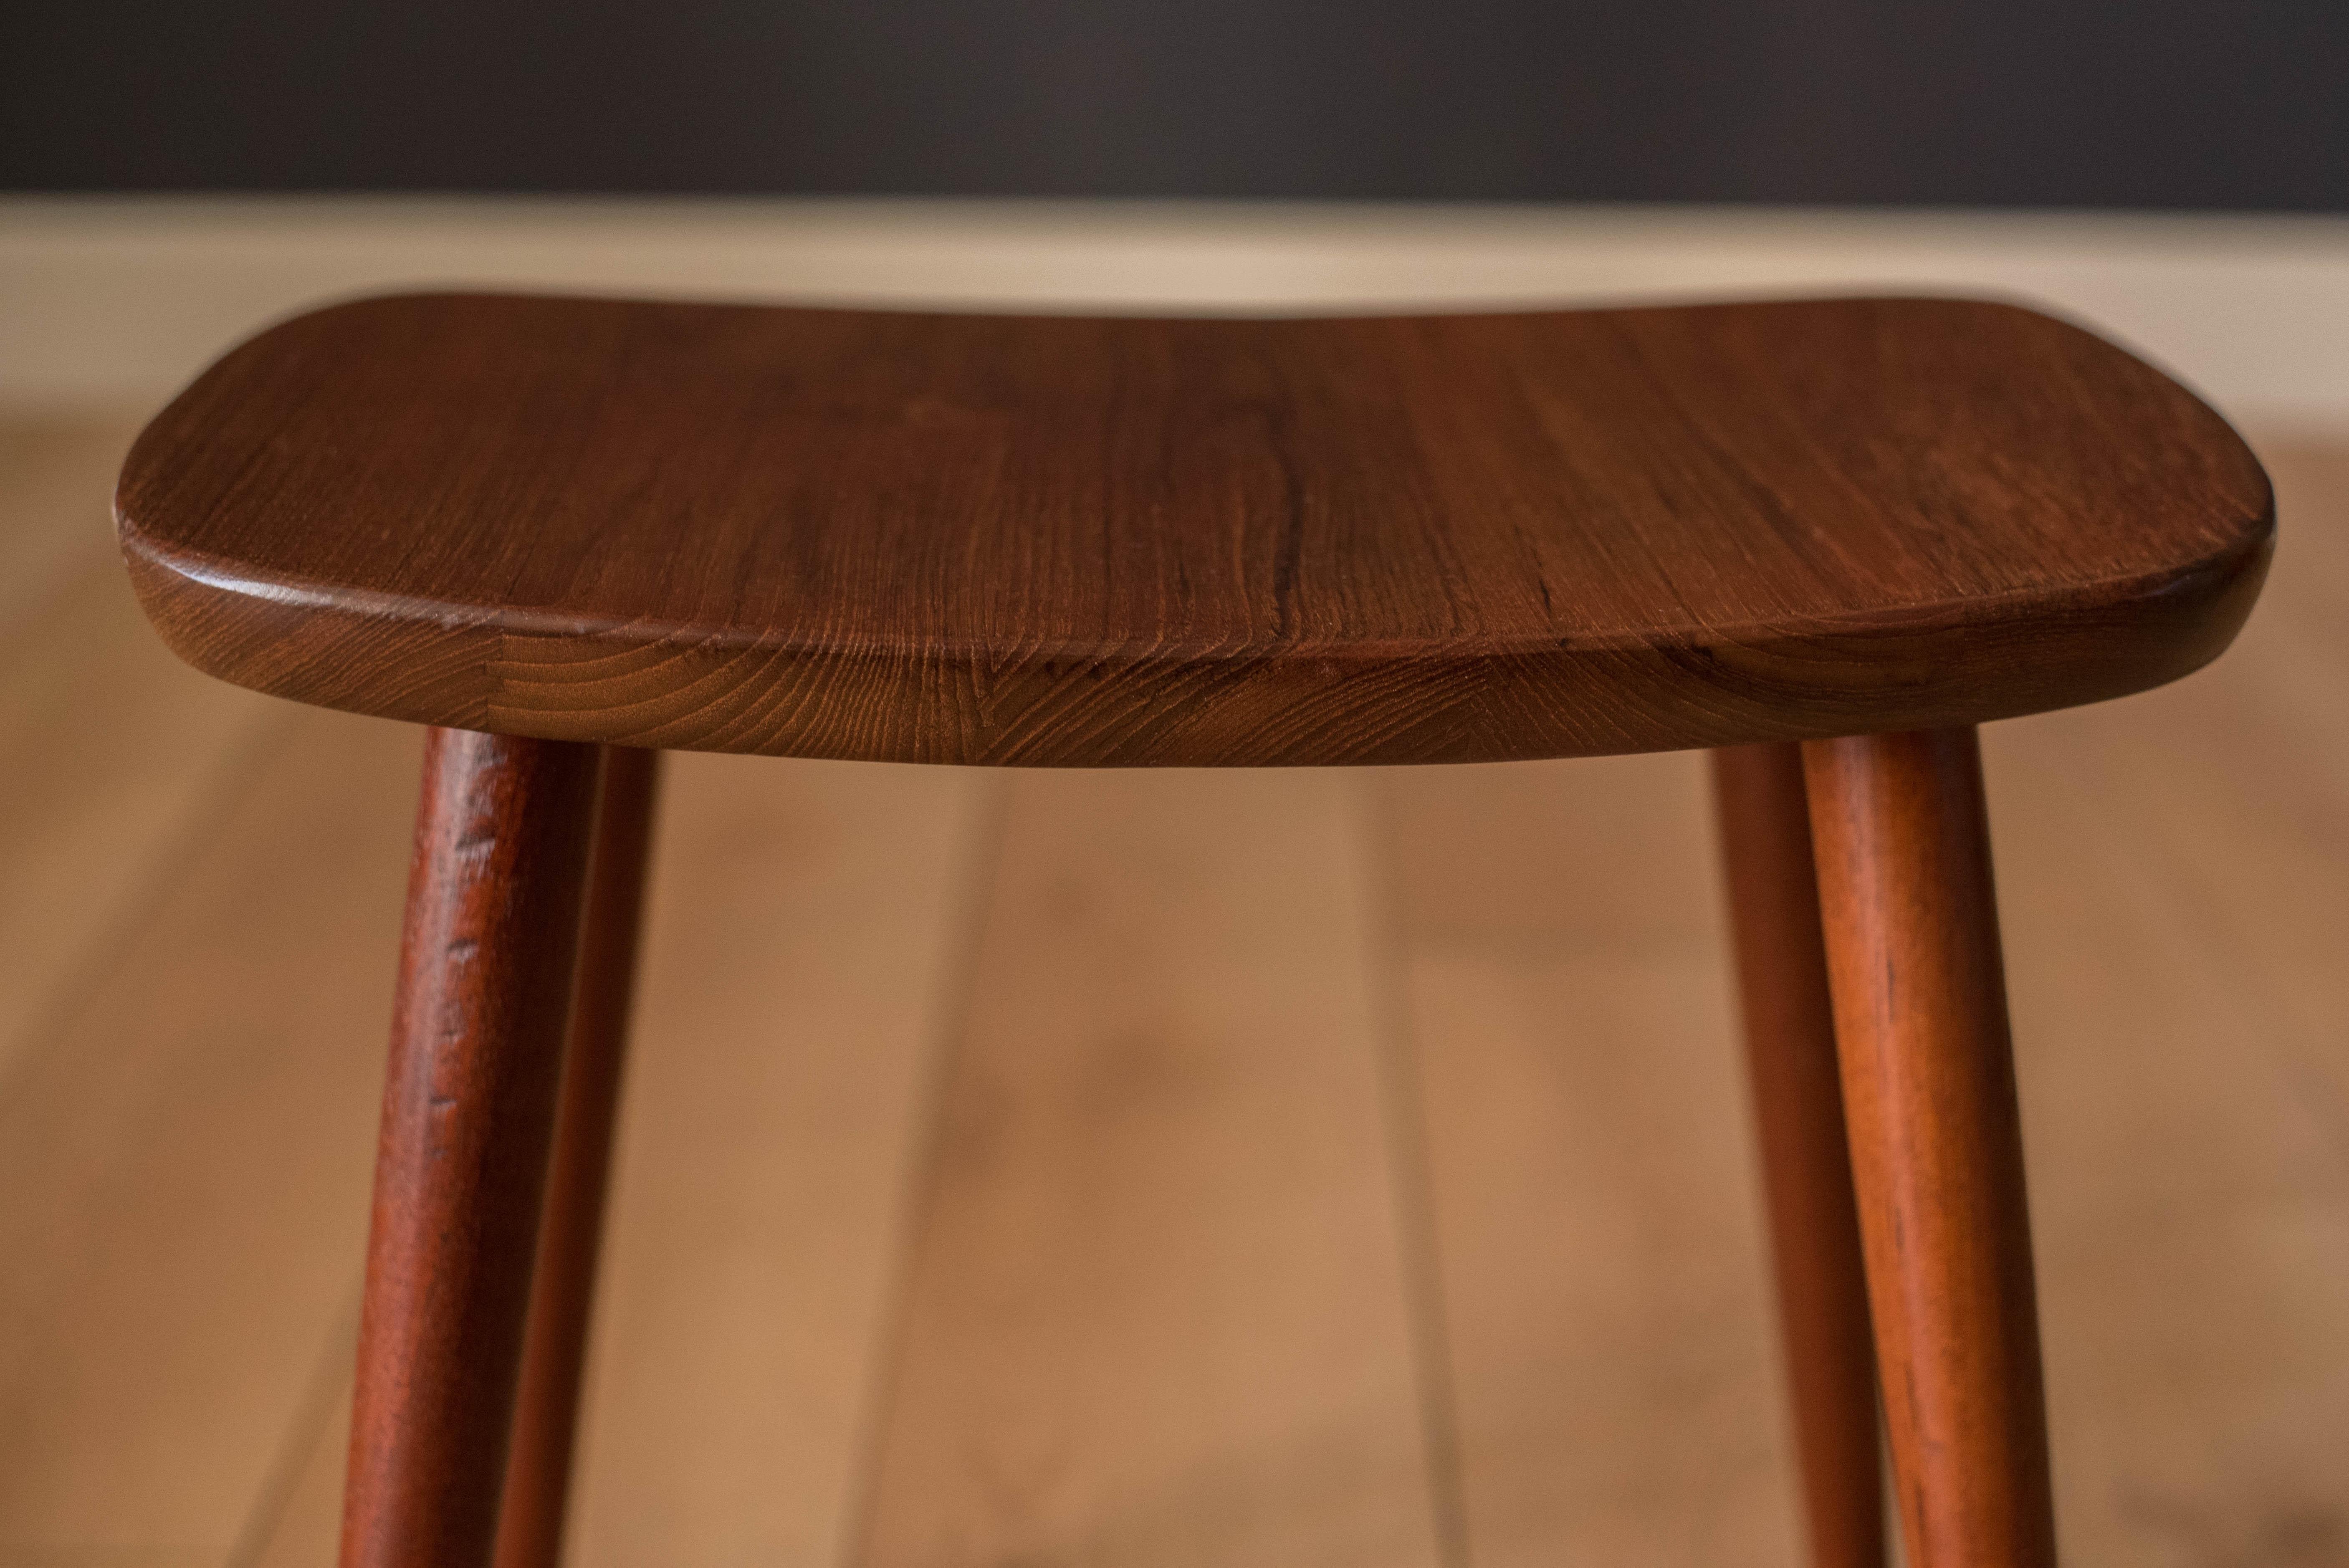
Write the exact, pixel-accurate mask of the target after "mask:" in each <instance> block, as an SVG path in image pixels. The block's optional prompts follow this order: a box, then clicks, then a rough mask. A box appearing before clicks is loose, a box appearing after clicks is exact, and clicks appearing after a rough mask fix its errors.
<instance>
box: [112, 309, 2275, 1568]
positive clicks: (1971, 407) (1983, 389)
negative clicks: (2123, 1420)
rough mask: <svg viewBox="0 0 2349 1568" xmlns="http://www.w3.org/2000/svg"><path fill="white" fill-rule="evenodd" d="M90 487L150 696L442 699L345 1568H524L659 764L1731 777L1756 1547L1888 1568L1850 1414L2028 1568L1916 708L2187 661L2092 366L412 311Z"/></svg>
mask: <svg viewBox="0 0 2349 1568" xmlns="http://www.w3.org/2000/svg"><path fill="white" fill-rule="evenodd" d="M117 514H118V517H119V524H120V527H121V533H122V542H123V548H124V551H125V554H126V555H127V556H128V557H129V564H130V570H131V576H132V578H133V580H134V581H135V582H136V583H137V585H138V587H139V592H140V597H142V598H143V600H144V601H145V603H146V606H147V608H148V611H149V613H150V615H151V616H152V617H153V618H154V620H155V622H156V625H157V626H158V627H159V628H160V629H161V631H162V633H163V635H164V637H165V638H166V639H169V640H170V642H171V645H172V646H173V647H174V648H176V649H179V651H180V652H181V654H182V655H183V656H185V657H186V658H187V659H190V660H191V661H192V662H193V663H195V664H196V665H198V666H200V667H201V668H202V669H204V670H210V671H212V673H213V674H216V675H220V676H222V677H224V678H226V679H228V680H235V681H239V682H241V683H243V684H244V685H248V686H254V687H257V688H259V689H261V690H263V691H274V692H277V693H279V694H281V695H283V696H287V697H292V698H295V699H298V700H300V701H308V702H316V703H324V704H326V705H328V706H332V707H338V708H350V709H356V710H358V711H362V712H367V713H375V714H380V715H385V716H388V717H391V718H397V719H407V720H412V721H416V722H422V723H426V724H430V725H433V726H435V728H434V730H433V731H432V732H431V736H430V739H429V745H428V748H427V753H426V757H427V762H426V776H425V788H424V794H423V804H422V805H421V808H420V810H419V818H418V824H417V840H416V843H417V854H416V860H415V870H414V879H413V881H412V883H411V886H410V888H409V919H408V928H407V935H406V939H405V942H404V946H403V951H402V957H401V969H400V986H399V1002H398V1009H397V1012H396V1014H395V1019H394V1023H393V1032H392V1051H391V1062H390V1066H389V1070H388V1074H387V1077H386V1086H385V1095H384V1120H383V1132H382V1137H381V1141H380V1143H379V1146H378V1165H377V1176H376V1205H375V1220H374V1227H373V1230H372V1232H371V1235H370V1240H369V1243H368V1262H367V1300H366V1311H365V1316H364V1320H363V1323H362V1326H361V1332H360V1349H359V1371H358V1378H357V1396H356V1404H355V1409H354V1415H353V1439H352V1447H351V1469H350V1480H349V1486H348V1490H347V1504H346V1514H345V1526H344V1543H343V1561H344V1563H345V1565H346V1568H395V1565H397V1568H406V1565H408V1564H413V1563H433V1564H436V1565H437V1568H485V1565H486V1564H488V1563H491V1562H492V1559H493V1558H494V1561H495V1563H497V1565H498V1568H553V1565H554V1563H555V1562H556V1561H557V1557H558V1554H559V1548H560V1542H561V1534H562V1522H563V1519H564V1495H565V1488H566V1486H567V1483H568V1474H569V1462H570V1453H571V1444H572V1434H573V1428H574V1419H575V1417H576V1412H577V1404H576V1390H577V1384H578V1375H579V1365H580V1357H581V1352H582V1346H583V1345H584V1344H585V1331H586V1314H587V1309H588V1299H589V1285H590V1282H592V1280H593V1277H594V1273H595V1251H596V1238H597V1234H598V1230H597V1226H598V1221H599V1217H600V1213H601V1207H602V1201H603V1192H604V1186H605V1153H606V1149H607V1147H608V1141H609V1136H610V1129H611V1126H612V1118H613V1113H614V1105H615V1096H616V1093H617V1085H618V1084H619V1081H620V1075H621V1060H622V1047H623V1042H624V1038H625V1024H626V1014H627V1006H628V990H629V982H630V974H631V968H632V964H633V961H634V951H635V944H636V924H637V911H638V908H639V905H640V902H641V898H642V892H643V886H644V874H645V865H646V854H647V849H646V846H647V835H648V833H649V826H650V822H651V817H652V812H653V801H654V798H655V792H656V779H657V767H656V764H657V755H656V750H657V748H664V747H689V748H702V749H708V750H716V751H734V752H764V753H776V754H782V755H792V756H822V757H850V758H872V759H885V760H893V761H899V762H932V763H1062V764H1095V765H1099V764H1120V765H1144V764H1173V763H1219V764H1248V763H1369V762H1378V763H1405V762H1408V763H1433V762H1475V761H1491V760H1496V759H1501V758H1510V757H1538V756H1563V755H1575V754H1585V753H1607V752H1627V751H1640V750H1649V749H1655V748H1662V747H1682V746H1714V747H1721V748H1724V749H1723V750H1721V751H1720V752H1718V753H1717V755H1716V774H1715V776H1716V781H1717V795H1718V801H1719V806H1720V812H1721V825H1722V842H1723V850H1724V854H1725V858H1726V862H1727V870H1728V874H1729V883H1730V893H1731V898H1730V904H1731V909H1732V912H1733V926H1734V933H1733V934H1734V937H1735V946H1736V950H1737V960H1738V969H1739V973H1740V980H1741V986H1742V990H1743V993H1744V1003H1745V1007H1744V1012H1745V1034H1746V1042H1747V1046H1748V1054H1749V1057H1750V1060H1751V1067H1752V1072H1753V1077H1754V1105H1755V1107H1756V1110H1757V1113H1758V1116H1759V1119H1760V1122H1761V1129H1762V1137H1761V1144H1762V1148H1763V1152H1764V1177H1765V1187H1766V1189H1767V1195H1768V1199H1769V1204H1770V1210H1771V1214H1772V1221H1773V1231H1774V1234H1775V1239H1776V1242H1777V1247H1776V1262H1777V1272H1778V1279H1779V1289H1780V1296H1781V1300H1782V1302H1783V1303H1784V1309H1785V1310H1784V1311H1783V1313H1782V1314H1781V1316H1782V1319H1783V1323H1784V1327H1785V1344H1786V1355H1787V1360H1788V1364H1789V1369H1790V1373H1791V1376H1790V1384H1791V1386H1792V1388H1793V1391H1794V1395H1795V1416H1796V1430H1797V1436H1798V1438H1799V1444H1798V1447H1799V1451H1800V1454H1801V1458H1802V1468H1803V1474H1804V1480H1805V1487H1806V1498H1807V1502H1808V1510H1807V1517H1808V1520H1809V1522H1810V1526H1811V1543H1812V1556H1813V1562H1814V1563H1815V1565H1816V1568H1881V1564H1882V1563H1883V1562H1884V1560H1885V1558H1884V1549H1885V1530H1884V1521H1883V1517H1882V1509H1881V1488H1880V1485H1879V1480H1878V1414H1877V1412H1878V1389H1879V1388H1880V1389H1881V1393H1882V1400H1883V1410H1884V1425H1885V1428H1886V1431H1887V1433H1888V1435H1889V1442H1890V1447H1891V1450H1892V1457H1893V1465H1894V1469H1895V1470H1896V1472H1897V1475H1898V1480H1899V1485H1898V1487H1897V1488H1896V1489H1895V1490H1896V1494H1897V1496H1898V1497H1899V1503H1900V1512H1901V1525H1902V1531H1903V1538H1904V1540H1905V1542H1906V1543H1907V1547H1908V1560H1909V1562H1910V1563H1915V1564H1916V1565H1917V1568H1975V1565H1978V1564H1985V1563H1998V1564H2001V1565H2002V1568H2050V1565H2052V1563H2054V1522H2053V1513H2052V1505H2051V1503H2050V1501H2049V1489H2048V1478H2047V1452H2046V1424H2045V1417H2044V1400H2043V1397H2042V1392H2041V1374H2040V1365H2039V1343H2038V1334H2037V1327H2036V1320H2035V1316H2034V1310H2035V1309H2034V1305H2033V1284H2032V1261H2031V1245H2030V1226H2029V1220H2028V1214H2027V1210H2026V1208H2025V1204H2024V1199H2023V1146H2022V1137H2021V1132H2020V1121H2019V1113H2018V1111H2017V1108H2016V1105H2015V1092H2014V1075H2013V1063H2012V1060H2011V1053H2010V1048H2009V1043H2008V1038H2007V1018H2006V1003H2005V993H2004V987H2003V981H2002V978H2001V958H2000V952H1999V943H1998V924H1997V916H1996V903H1995V900H1994V898H1993V897H1992V887H1991V866H1990V855H1989V837H1988V829H1987V826H1986V822H1987V818H1986V815H1985V809H1986V808H1985V806H1984V804H1983V795H1982V773H1981V767H1980V762H1979V754H1978V752H1977V750H1976V738H1975V733H1974V731H1973V729H1972V726H1973V725H1974V724H1976V723H1979V722H1982V721H1984V720H1988V719H1995V718H1999V717H2002V716H2004V715H2008V714H2014V713H2024V712H2030V711H2037V710H2042V709H2049V708H2058V707H2063V706H2065V705H2068V704H2072V703H2077V702H2086V701H2095V700H2096V699H2099V698H2104V697H2110V696H2115V695H2118V694H2120V693H2122V692H2127V691H2137V690H2139V689H2141V688H2144V687H2147V686H2151V685H2155V684H2157V683H2158V682H2161V681H2164V680H2170V679H2173V678H2175V677H2177V676H2178V675H2182V674H2184V673H2186V672H2187V671H2189V670H2192V669H2194V668H2195V667H2196V666H2198V665H2199V664H2201V663H2203V662H2204V661H2206V660H2208V659H2210V658H2212V657H2213V656H2215V655H2216V654H2217V653H2218V652H2219V651H2220V649H2222V648H2223V647H2225V646H2226V643H2227V641H2228V639H2230V638H2231V637H2232V636H2233V635H2234V633H2235V631H2236V629H2237V628H2239V627H2240V625H2241V624H2242V621H2243V618H2244V617H2245V616H2246V615H2247V614H2248V613H2249V611H2250V609H2251V601H2252V599H2253V597H2255V596H2256V595H2257V593H2258V591H2259V587H2260V582H2261V576H2262V574H2263V573H2264V572H2265V570H2266V567H2267V562H2268V557H2269V553H2270V549H2271V544H2272V540H2273V536H2274V518H2273V506H2272V502H2271V498H2270V493H2269V490H2268V484H2267V481H2266V478H2265V476H2264V475H2262V474H2261V472H2260V468H2259V465H2258V464H2257V463H2256V462H2254V461H2253V460H2252V458H2251V453H2250V452H2248V451H2247V450H2246V449H2245V448H2244V446H2243V443H2242V442H2241V441H2240V440H2238V439H2237V438H2236V436H2235V435H2234V433H2233V432H2232V431H2230V430H2229V429H2228V428H2227V426H2226V424H2225V423H2224V422H2223V421H2220V418H2219V417H2218V416H2217V415H2216V414H2214V413H2212V412H2211V411H2210V410H2209V409H2207V408H2205V407H2204V406H2203V405H2202V404H2201V403H2200V402H2199V401H2197V400H2195V398H2194V397H2193V396H2192V395H2191V394H2190V393H2189V392H2187V391H2185V390H2184V389H2181V388H2179V387H2178V386H2177V385H2176V384H2175V383H2173V382H2171V381H2170V380H2168V379H2167V378H2165V377H2164V376H2162V375H2161V374H2160V373H2159V372H2158V371H2157V370H2155V369H2151V368H2149V367H2147V366H2146V365H2144V364H2142V363H2140V362H2139V361H2137V359H2134V358H2130V357H2129V356H2128V355H2127V354H2126V353H2124V352H2122V351H2121V350H2120V349H2118V348H2114V347H2113V346H2112V345H2110V344H2108V343H2106V342H2104V341H2102V340H2101V339H2099V338H2097V337H2094V336H2092V335H2090V334H2089V333H2087V332H2085V331H2083V330H2081V329H2079V328H2077V327H2071V326H2067V325H2064V324H2063V323H2061V322H2057V321H2054V320H2051V319H2049V318H2048V317H2044V316H2039V315H2035V314H2033V313H2032V312H2030V311H2027V310H2023V309H2020V308H2017V307H2015V306H2005V305H1988V304H1974V303H1964V302H1956V301H1946V300H1921V299H1879V300H1823V301H1813V302H1806V303H1794V304H1771V305H1715V306H1689V307H1681V308H1669V309H1639V310H1598V311H1575V312H1561V313H1549V314H1539V315H1516V316H1437V317H1393V318H1385V319H1363V320H1339V319H1325V320H1283V321H1273V320H1098V319H1083V318H1075V317H985V316H937V315H918V314H889V313H879V312H866V311H831V310H787V309H771V308H759V307H750V306H707V305H676V304H668V305H660V304H633V303H624V302H616V301H603V300H586V299H543V298H521V297H498V296H411V297H399V298H387V299H375V300H364V301H360V302H358V303H357V304H351V305H344V306H336V307H335V308H332V309H328V310H323V311H319V312H316V313H315V314H312V315H309V316H305V317H299V318H297V319H295V320H293V321H289V322H286V323H285V324H284V325H282V326H279V327H273V328H271V329H270V330H268V331H266V332H264V333H263V334H261V335H260V336H259V337H255V338H254V339H253V340H252V341H250V342H248V343H246V344H244V345H243V347H242V348H236V349H234V350H233V351H232V352H231V353H230V354H229V355H228V356H227V357H226V358H223V359H222V360H221V361H220V362H219V363H218V364H216V365H214V366H213V367H212V369H209V370H207V371H206V372H205V373H204V374H203V376H202V378H201V379H198V380H197V381H196V383H195V384H194V385H193V386H191V388H189V389H188V390H186V391H185V392H183V393H182V394H181V396H180V398H179V399H178V400H176V401H175V402H173V403H172V404H171V407H170V408H168V409H166V410H164V411H163V413H162V414H161V415H160V416H159V417H158V418H157V419H156V421H155V422H154V423H153V424H152V425H150V427H149V428H148V430H147V431H146V433H145V434H144V435H142V436H141V437H140V440H139V442H138V444H137V446H136V447H134V448H133V449H132V452H131V454H130V458H129V464H128V466H127V467H126V469H125V470H124V472H123V476H122V483H121V489H120V492H119V500H118V503H117ZM1795 741H1800V742H1804V743H1803V744H1801V745H1795V744H1792V743H1789V742H1795ZM583 742H585V743H583ZM1749 742H1760V743H1749Z"/></svg>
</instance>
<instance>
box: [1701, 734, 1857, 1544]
mask: <svg viewBox="0 0 2349 1568" xmlns="http://www.w3.org/2000/svg"><path fill="white" fill-rule="evenodd" d="M1713 800H1714V805H1715V809H1716V811H1717V813H1718V815H1719V817H1720V822H1721V847H1722V869H1723V873H1724V874H1725V879H1726V882H1727V884H1728V889H1729V912H1730V930H1731V935H1732V937H1733V939H1734V946H1735V950H1736V953H1737V982H1738V994H1739V998H1740V1000H1741V1001H1742V1002H1743V1003H1744V1022H1745V1054H1746V1060H1747V1065H1748V1069H1749V1075H1750V1077H1751V1079H1752V1081H1753V1085H1754V1119H1755V1121H1756V1123H1757V1124H1758V1130H1759V1132H1760V1134H1761V1146H1762V1175H1763V1192H1764V1197H1765V1199H1767V1201H1768V1206H1769V1213H1770V1231H1771V1242H1772V1245H1771V1254H1772V1258H1773V1261H1774V1262H1775V1264H1776V1268H1777V1277H1778V1306H1779V1312H1778V1321H1779V1332H1780V1334H1781V1337H1782V1340H1783V1342H1784V1344H1785V1352H1786V1372H1787V1383H1788V1386H1789V1391H1790V1392H1791V1393H1792V1394H1793V1396H1794V1406H1795V1447H1796V1451H1797V1452H1798V1454H1799V1455H1800V1457H1801V1460H1802V1472H1803V1495H1804V1501H1805V1504H1806V1508H1805V1514H1806V1518H1807V1521H1808V1522H1809V1525H1810V1542H1811V1562H1812V1564H1813V1568H1884V1479H1883V1468H1882V1467H1883V1461H1882V1459H1881V1458H1880V1457H1879V1451H1878V1445H1877V1418H1876V1349H1875V1345H1873V1343H1872V1342H1871V1341H1870V1338H1869V1334H1868V1278H1867V1274H1866V1272H1865V1271H1864V1269H1863V1267H1862V1265H1861V1262H1860V1244H1859V1217H1858V1214H1857V1212H1856V1211H1855V1210H1854V1208H1853V1200H1852V1183H1851V1155H1850V1152H1849V1145H1848V1140H1847V1137H1846V1135H1845V1131H1844V1116H1843V1089H1842V1086H1841V1085H1840V1084H1839V1083H1838V1082H1837V1068H1836V1041H1835V1016H1834V1010H1833V1006H1832V1004H1831V1003H1830V1002H1829V1000H1828V994H1827V970H1826V951H1825V950H1824V948H1823V947H1822V945H1821V936H1820V930H1819V898H1818V886H1817V882H1816V878H1815V877H1814V875H1813V872H1812V855H1811V824H1810V813H1809V808H1808V806H1807V805H1806V803H1805V798H1804V789H1803V752H1802V748H1801V747H1800V746H1797V745H1795V744H1793V743H1791V742H1781V743H1778V744H1774V745H1760V746H1734V747H1728V748H1724V749H1723V750H1720V751H1716V752H1714V753H1713Z"/></svg>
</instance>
